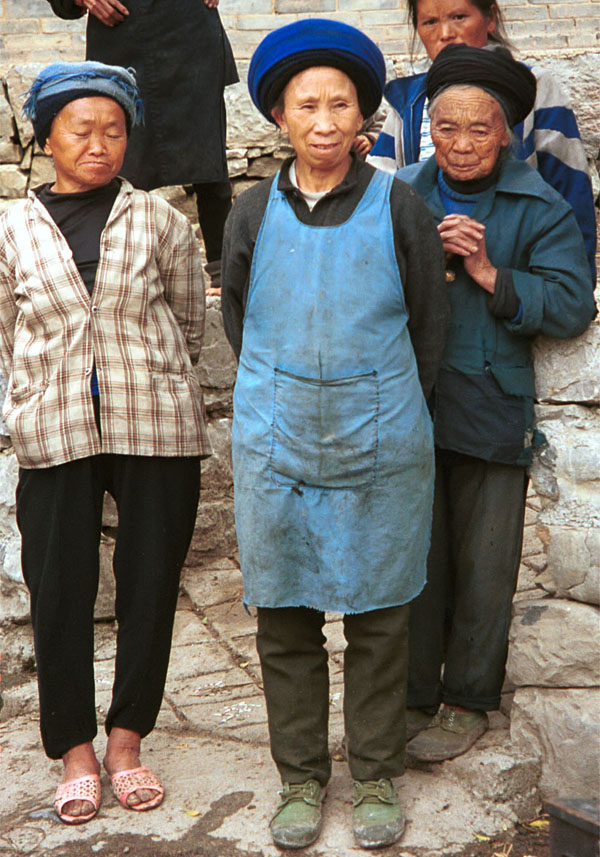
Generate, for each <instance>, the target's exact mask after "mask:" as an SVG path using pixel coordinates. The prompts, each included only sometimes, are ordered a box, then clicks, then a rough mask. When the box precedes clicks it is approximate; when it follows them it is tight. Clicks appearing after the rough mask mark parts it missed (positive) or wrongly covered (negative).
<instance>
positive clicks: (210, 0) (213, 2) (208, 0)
mask: <svg viewBox="0 0 600 857" xmlns="http://www.w3.org/2000/svg"><path fill="white" fill-rule="evenodd" d="M204 5H205V6H208V8H209V9H216V8H217V6H218V5H219V0H204Z"/></svg>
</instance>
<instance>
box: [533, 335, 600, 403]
mask: <svg viewBox="0 0 600 857" xmlns="http://www.w3.org/2000/svg"><path fill="white" fill-rule="evenodd" d="M533 355H534V361H535V389H536V395H537V398H538V401H539V402H564V403H569V402H579V403H581V404H590V405H591V404H595V405H598V404H600V323H598V322H594V323H592V324H591V325H590V327H588V329H587V330H586V331H585V333H583V334H582V335H581V336H577V337H575V338H574V339H560V340H558V339H548V338H547V337H543V336H542V337H539V338H538V339H537V340H536V341H535V343H534V347H533Z"/></svg>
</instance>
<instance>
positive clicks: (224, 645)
mask: <svg viewBox="0 0 600 857" xmlns="http://www.w3.org/2000/svg"><path fill="white" fill-rule="evenodd" d="M537 585H538V584H536V575H535V571H534V570H532V569H531V568H528V567H527V566H525V565H522V567H521V574H520V582H519V588H520V590H521V591H530V590H531V588H532V587H534V588H535V587H536V586H537ZM255 627H256V619H255V617H254V616H252V615H249V614H248V613H247V612H246V611H245V610H244V608H243V606H242V603H241V578H240V574H239V569H238V567H237V563H236V562H235V560H229V559H223V560H215V559H208V560H206V561H204V562H203V564H202V566H201V567H200V568H198V569H196V570H195V571H194V570H193V569H187V570H186V573H185V575H184V578H183V581H182V594H181V598H180V601H179V606H178V611H177V615H176V619H175V625H174V632H173V648H172V654H171V663H170V667H169V674H168V678H167V687H166V692H165V699H164V702H163V706H162V708H161V711H160V715H159V719H158V723H157V728H156V729H155V730H154V732H153V733H152V734H151V735H150V736H148V738H147V739H145V741H144V742H143V762H144V763H145V764H149V765H151V766H153V767H154V769H155V770H156V771H157V773H159V774H160V776H161V778H162V779H163V781H164V783H165V786H166V789H167V798H166V800H165V803H164V804H163V806H162V807H160V808H159V809H157V810H155V811H153V812H150V813H139V814H138V813H134V812H128V811H126V810H124V809H123V808H122V807H120V806H119V805H118V804H117V802H116V800H115V799H114V798H113V797H112V795H111V794H110V788H109V785H108V782H107V781H106V777H103V796H104V797H103V803H102V807H101V810H100V813H99V816H98V818H97V819H94V821H93V822H91V823H90V824H86V825H81V826H77V827H68V826H66V825H63V824H61V823H60V822H59V821H58V819H57V818H56V816H55V815H54V813H53V811H52V810H51V808H50V807H51V804H52V798H53V794H54V789H55V788H56V784H57V783H58V782H59V780H60V779H61V775H62V765H61V764H60V763H58V762H53V761H50V760H48V759H46V758H45V756H44V754H43V752H42V750H41V745H40V740H39V731H38V723H37V688H36V683H35V678H34V676H33V675H31V674H29V675H28V676H26V677H25V678H24V681H23V683H22V684H21V685H18V686H16V687H12V688H9V689H8V690H7V692H6V693H5V707H4V709H3V711H2V712H1V714H0V718H1V720H2V723H0V747H1V749H2V778H1V781H0V782H1V785H0V799H1V801H2V813H3V826H2V828H1V829H0V857H15V855H31V857H93V855H99V857H116V855H117V854H119V855H120V854H127V855H129V857H170V855H173V857H179V855H181V857H274V855H276V854H281V853H282V852H280V851H279V850H278V849H276V848H275V847H274V846H273V844H272V842H271V839H270V836H269V833H268V821H269V818H270V815H271V814H272V811H273V809H274V806H275V803H276V800H277V791H278V788H279V780H278V776H277V773H276V770H275V767H274V765H273V763H272V761H271V758H270V755H269V742H268V729H267V718H266V710H265V704H264V696H263V693H262V684H261V675H260V667H259V664H258V658H257V655H256V649H255V639H254V633H255ZM115 633H116V628H115V624H114V623H108V622H105V623H100V624H98V625H97V626H96V663H95V679H96V690H97V697H96V707H97V711H98V720H99V724H100V726H99V736H98V738H97V739H96V746H97V754H98V756H99V758H102V754H103V748H104V743H105V736H104V734H103V730H102V721H103V718H104V714H105V712H106V710H107V707H108V705H109V703H110V688H111V683H112V674H113V656H114V651H115ZM325 634H326V637H327V649H328V651H329V653H330V661H329V662H330V748H331V752H332V756H333V758H334V762H333V775H332V779H331V782H330V785H329V789H328V798H327V803H326V808H325V822H324V830H323V833H322V835H321V837H320V838H319V840H318V841H317V843H315V845H314V846H312V847H311V848H309V849H306V850H305V851H304V852H302V853H304V854H305V855H307V857H353V855H360V854H365V855H366V854H368V853H369V852H366V851H363V850H362V849H360V848H357V847H356V846H355V845H354V843H353V841H352V837H351V832H350V826H349V825H350V822H349V819H350V815H351V779H350V774H349V771H348V769H347V765H346V763H345V761H344V757H343V753H342V752H341V741H342V738H343V735H344V725H343V649H344V646H345V640H344V636H343V621H342V619H341V617H340V616H339V615H334V614H332V615H328V616H327V622H326V625H325ZM506 696H507V700H508V702H507V703H506V705H504V704H503V711H505V712H506V711H508V704H509V701H510V694H507V695H506ZM490 724H491V728H490V731H489V732H488V733H486V735H484V736H483V738H482V739H480V741H478V742H477V744H476V745H475V747H474V748H473V749H472V750H471V751H470V752H469V753H467V754H465V755H464V756H462V757H460V758H459V759H454V760H452V761H451V762H446V763H443V764H437V765H436V764H431V765H425V764H420V763H418V762H415V761H414V760H413V761H411V760H409V766H410V767H409V768H408V770H407V771H406V773H405V775H404V776H403V777H401V778H399V779H398V780H397V781H396V786H397V788H398V791H399V795H400V798H401V800H402V802H403V805H404V806H405V808H406V814H407V827H406V832H405V834H404V836H403V838H402V840H401V842H400V843H398V844H397V845H396V846H393V847H392V848H390V849H387V850H386V851H385V852H382V853H385V854H387V855H389V857H445V855H452V857H457V855H463V857H468V855H469V846H470V845H472V844H473V843H474V842H476V841H477V839H476V836H477V834H479V835H488V836H490V835H494V834H498V833H501V832H502V831H503V830H506V829H511V827H512V826H513V825H514V824H515V822H516V821H517V819H519V818H520V819H525V818H530V817H532V816H533V815H534V814H535V812H536V810H537V808H538V806H539V798H538V793H537V782H538V780H539V776H540V771H539V765H538V764H537V763H536V762H534V761H532V760H530V759H524V758H523V757H522V755H519V754H516V753H515V752H514V750H513V748H512V747H511V744H510V739H509V735H508V719H507V717H506V716H505V715H504V714H502V713H500V712H494V713H492V715H491V717H490ZM288 853H289V852H288Z"/></svg>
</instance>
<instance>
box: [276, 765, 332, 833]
mask: <svg viewBox="0 0 600 857" xmlns="http://www.w3.org/2000/svg"><path fill="white" fill-rule="evenodd" d="M279 797H280V798H281V801H280V803H279V806H278V807H277V811H276V813H275V815H274V816H273V818H272V819H271V824H270V827H271V835H272V836H273V842H274V843H275V845H278V846H279V847H280V848H306V846H307V845H310V844H311V843H312V842H314V841H315V839H316V838H317V836H318V835H319V833H320V832H321V803H322V801H323V800H324V798H325V790H324V789H322V788H321V786H320V785H319V783H318V782H317V780H307V781H306V782H305V783H298V784H296V783H284V785H283V789H282V790H281V791H280V792H279Z"/></svg>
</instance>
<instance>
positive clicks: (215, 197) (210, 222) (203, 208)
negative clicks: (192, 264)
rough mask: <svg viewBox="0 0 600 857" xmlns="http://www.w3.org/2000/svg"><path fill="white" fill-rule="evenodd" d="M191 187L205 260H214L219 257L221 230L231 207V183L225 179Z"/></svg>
mask: <svg viewBox="0 0 600 857" xmlns="http://www.w3.org/2000/svg"><path fill="white" fill-rule="evenodd" d="M192 187H193V188H194V191H195V193H196V207H197V208H198V221H199V223H200V230H201V232H202V238H203V240H204V249H205V250H206V261H207V262H215V261H216V260H217V259H220V258H221V249H222V246H223V230H224V228H225V221H226V220H227V215H228V214H229V211H230V209H231V185H230V183H229V181H228V180H225V181H222V182H203V183H202V184H195V185H192Z"/></svg>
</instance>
